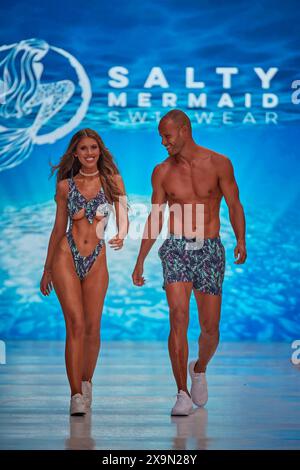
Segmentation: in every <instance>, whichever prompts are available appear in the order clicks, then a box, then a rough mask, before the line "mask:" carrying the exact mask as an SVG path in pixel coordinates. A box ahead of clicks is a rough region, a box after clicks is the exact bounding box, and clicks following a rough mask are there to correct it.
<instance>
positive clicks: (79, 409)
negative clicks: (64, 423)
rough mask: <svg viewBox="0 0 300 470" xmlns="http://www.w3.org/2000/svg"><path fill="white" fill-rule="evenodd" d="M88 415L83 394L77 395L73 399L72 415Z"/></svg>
mask: <svg viewBox="0 0 300 470" xmlns="http://www.w3.org/2000/svg"><path fill="white" fill-rule="evenodd" d="M85 413H86V408H85V403H84V399H83V396H82V395H81V393H76V394H75V395H73V396H72V397H71V403H70V415H71V416H83V415H85Z"/></svg>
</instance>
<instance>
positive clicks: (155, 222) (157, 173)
mask: <svg viewBox="0 0 300 470" xmlns="http://www.w3.org/2000/svg"><path fill="white" fill-rule="evenodd" d="M163 174H164V168H163V164H160V165H157V166H156V167H155V168H154V170H153V173H152V188H153V191H152V198H151V204H152V206H151V212H150V214H149V215H148V218H147V221H146V224H145V228H144V233H143V239H142V242H141V246H140V251H139V254H138V258H137V261H136V265H135V268H134V271H133V274H132V280H133V283H134V284H135V285H136V286H142V285H143V284H144V283H145V279H144V278H143V276H142V274H143V270H144V261H145V259H146V257H147V255H148V253H149V251H150V250H151V248H152V246H153V245H154V243H155V241H156V239H157V237H158V235H159V234H160V232H161V229H162V226H163V215H164V209H165V204H166V202H167V195H166V193H165V191H164V188H163V185H162V180H163Z"/></svg>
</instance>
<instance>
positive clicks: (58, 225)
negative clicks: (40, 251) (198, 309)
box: [40, 180, 68, 295]
mask: <svg viewBox="0 0 300 470" xmlns="http://www.w3.org/2000/svg"><path fill="white" fill-rule="evenodd" d="M67 195H68V181H67V180H62V181H59V182H58V184H57V188H56V195H55V200H56V204H57V206H56V216H55V222H54V226H53V229H52V232H51V235H50V239H49V244H48V251H47V257H46V261H45V265H44V273H43V276H42V279H41V283H40V290H41V292H42V294H43V295H49V294H50V292H51V290H52V287H53V286H52V276H51V274H52V273H51V270H52V260H53V256H54V252H55V249H56V247H57V244H58V243H59V241H60V240H61V239H62V237H63V236H64V234H65V233H66V229H67V224H68V211H67Z"/></svg>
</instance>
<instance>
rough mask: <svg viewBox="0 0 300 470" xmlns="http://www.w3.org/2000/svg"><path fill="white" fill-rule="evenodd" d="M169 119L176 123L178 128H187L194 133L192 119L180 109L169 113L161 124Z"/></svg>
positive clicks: (162, 119)
mask: <svg viewBox="0 0 300 470" xmlns="http://www.w3.org/2000/svg"><path fill="white" fill-rule="evenodd" d="M167 119H170V120H171V121H173V122H175V123H176V124H178V126H187V128H188V129H189V131H190V132H192V125H191V120H190V118H189V117H188V115H187V114H185V113H184V112H183V111H181V110H180V109H172V110H171V111H169V112H168V113H167V114H165V115H164V116H163V117H162V118H161V120H160V123H161V122H162V121H164V120H167Z"/></svg>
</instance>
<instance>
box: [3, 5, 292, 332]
mask: <svg viewBox="0 0 300 470" xmlns="http://www.w3.org/2000/svg"><path fill="white" fill-rule="evenodd" d="M299 20H300V13H299V8H297V2H296V1H285V2H284V3H282V2H279V1H262V2H250V3H249V2H248V1H247V2H246V1H241V0H239V1H235V0H230V1H228V2H211V1H210V2H208V1H202V0H199V1H191V0H186V1H185V2H181V1H177V0H164V1H158V0H152V1H151V2H150V1H144V2H139V1H130V2H123V1H121V0H118V1H112V2H102V1H99V0H98V1H90V2H88V3H86V2H81V1H78V0H73V1H72V2H68V1H66V0H60V1H59V2H58V1H51V2H48V3H41V2H35V1H32V0H28V1H27V2H24V1H19V2H14V4H13V5H11V4H8V3H3V2H2V4H1V18H0V26H1V30H0V191H1V194H0V196H1V201H2V207H1V219H0V256H1V264H0V285H1V291H0V294H1V301H0V302H1V303H0V309H1V310H0V314H1V325H0V339H8V338H45V339H46V338H50V339H55V338H63V337H64V334H65V333H64V322H63V316H62V313H61V309H60V305H59V303H58V300H57V299H56V297H55V294H54V293H52V294H51V296H50V297H49V298H44V297H43V296H42V295H41V294H40V292H39V281H40V277H41V273H42V267H43V264H44V260H45V256H46V251H47V244H48V240H49V235H50V232H51V229H52V225H53V221H54V214H55V204H54V200H53V194H54V184H55V181H54V179H53V178H52V179H49V178H48V176H49V161H51V162H52V163H54V162H55V163H56V162H57V161H58V160H59V158H60V156H61V155H62V153H63V152H64V150H65V148H66V146H67V144H68V141H69V140H70V138H71V136H72V134H73V133H74V132H76V131H77V130H78V129H80V128H82V127H91V128H94V129H95V130H97V131H98V132H99V133H100V135H101V136H102V137H103V139H104V141H105V143H106V145H107V147H109V148H110V150H111V151H112V153H113V154H114V156H115V159H116V161H117V163H118V165H119V168H120V170H121V173H122V175H123V178H124V181H125V184H126V188H127V192H128V193H129V196H130V203H131V205H132V212H131V215H130V218H131V221H132V226H133V225H134V224H136V225H137V226H138V227H142V224H143V221H144V220H145V217H146V212H145V209H142V206H141V205H140V206H136V203H139V204H142V203H143V204H147V203H149V196H150V193H151V186H150V177H151V172H152V169H153V167H154V165H155V164H157V163H158V162H160V161H162V160H163V159H164V158H165V157H166V153H165V150H164V148H163V147H162V146H161V143H160V138H159V135H158V133H157V121H158V120H159V117H160V116H161V115H163V114H164V113H166V112H167V111H168V110H169V109H171V108H172V107H177V108H181V109H183V110H185V111H186V112H188V114H189V116H190V117H191V120H192V124H193V129H194V137H195V140H196V141H197V142H198V143H199V144H200V145H204V146H207V147H209V148H212V149H214V150H216V151H218V152H220V153H222V154H225V155H227V156H228V157H229V158H230V159H231V160H232V162H233V165H234V168H235V174H236V179H237V182H238V185H239V188H240V196H241V201H242V203H243V206H244V209H245V213H246V218H247V246H248V252H249V253H248V260H247V263H246V264H245V265H243V266H236V265H235V264H233V262H234V257H233V248H234V236H233V231H232V229H231V226H230V224H229V220H228V212H227V207H226V205H225V204H223V205H222V210H221V221H222V230H221V236H222V239H223V243H224V245H225V248H226V256H227V260H226V277H225V282H224V296H223V308H222V323H221V334H222V338H223V339H227V340H240V339H241V340H242V339H249V340H250V339H258V340H268V339H273V340H283V339H288V340H291V339H295V338H296V337H297V335H298V336H299V334H298V333H299V328H298V327H299V320H300V316H299V301H298V292H299V256H298V245H297V243H298V242H297V239H298V233H299V231H298V230H299V217H298V203H299V184H298V181H297V180H298V174H299V158H298V157H299V144H298V143H299V110H300V104H299V103H298V101H299V100H300V93H299V91H298V90H300V82H298V81H297V80H300V71H299V65H300V60H299V59H300V53H299V41H300V33H299ZM110 234H114V227H113V225H111V227H110ZM139 243H140V241H139V240H133V239H131V238H130V239H128V241H127V243H126V245H125V247H124V249H123V250H122V251H121V252H116V253H115V252H114V253H110V256H109V271H110V287H109V291H108V295H107V298H106V302H105V308H104V314H103V321H102V337H103V338H104V339H111V338H114V339H165V338H166V337H167V334H168V328H169V323H168V309H167V304H166V300H165V296H164V292H163V290H162V289H161V282H162V272H161V267H160V262H159V259H158V256H157V250H158V247H159V244H160V243H161V242H160V241H158V242H157V244H156V245H155V246H154V248H153V250H152V252H151V254H150V255H149V258H148V259H147V262H146V267H145V270H146V271H145V275H146V278H147V281H148V282H147V285H146V286H145V287H144V288H143V289H138V288H135V287H133V286H132V285H131V272H132V269H133V266H134V264H135V259H136V255H137V252H138V248H139ZM198 333H199V326H198V320H197V313H196V308H195V303H194V301H192V303H191V320H190V332H189V334H190V337H192V338H196V337H197V336H198Z"/></svg>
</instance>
